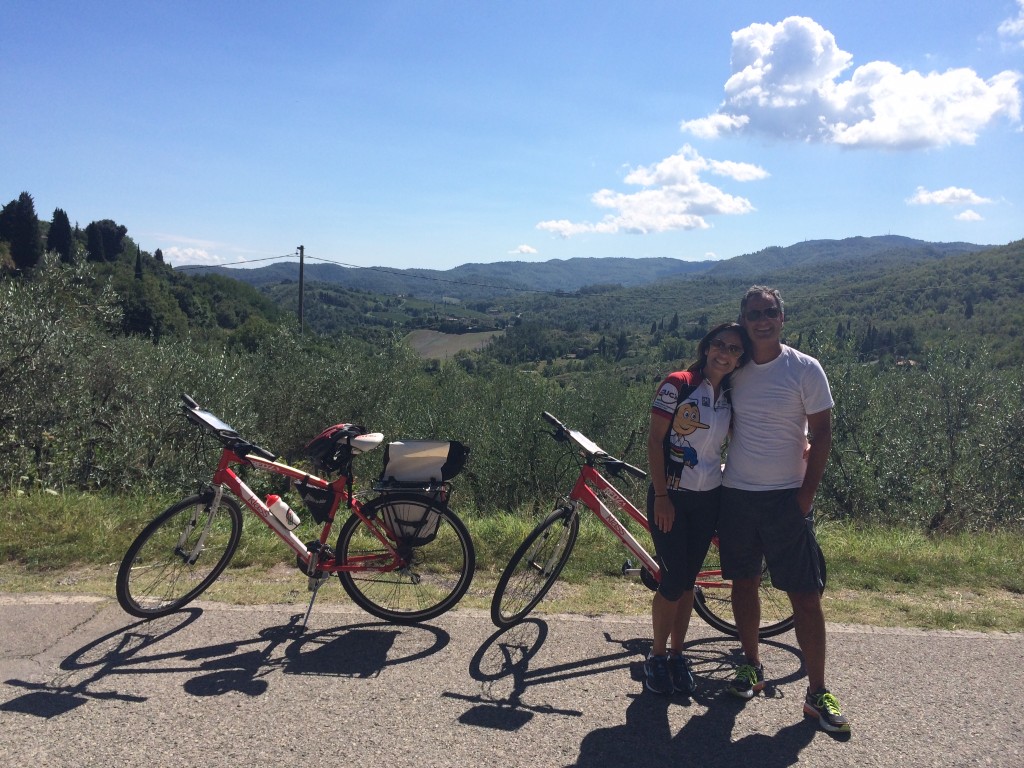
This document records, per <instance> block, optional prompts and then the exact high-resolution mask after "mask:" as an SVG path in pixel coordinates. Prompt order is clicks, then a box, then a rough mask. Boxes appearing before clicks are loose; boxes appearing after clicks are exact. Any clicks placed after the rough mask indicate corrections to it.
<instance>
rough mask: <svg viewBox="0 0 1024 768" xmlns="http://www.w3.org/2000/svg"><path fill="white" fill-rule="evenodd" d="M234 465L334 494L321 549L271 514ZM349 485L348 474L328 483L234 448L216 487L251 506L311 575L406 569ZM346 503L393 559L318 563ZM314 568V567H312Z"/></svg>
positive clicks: (226, 454) (224, 455) (224, 454)
mask: <svg viewBox="0 0 1024 768" xmlns="http://www.w3.org/2000/svg"><path fill="white" fill-rule="evenodd" d="M233 464H239V465H248V466H252V467H254V468H256V469H259V470H263V471H265V472H271V473H273V474H276V475H282V476H284V477H287V478H290V479H293V480H302V481H304V482H305V483H307V484H308V485H310V486H312V487H314V488H318V489H320V490H330V491H333V494H334V502H333V504H332V505H331V509H330V512H329V513H328V516H327V522H326V523H325V524H324V526H323V530H322V531H321V532H320V539H319V541H320V548H321V549H320V550H315V551H311V550H310V549H309V547H307V546H306V544H305V543H304V542H303V541H302V540H301V539H299V537H298V536H296V535H295V534H294V533H293V532H292V531H290V530H288V528H286V527H285V526H284V524H283V523H282V522H281V521H280V520H278V519H277V518H276V517H274V515H273V514H271V512H270V508H269V507H267V505H266V504H265V503H264V502H263V500H262V499H260V497H259V496H257V495H256V493H255V492H254V491H253V490H252V489H251V488H250V487H249V486H248V485H246V484H245V481H243V480H242V479H241V478H240V477H239V476H238V475H237V474H236V473H235V471H234V470H233V469H232V465H233ZM347 482H348V478H347V477H345V476H344V475H342V476H341V477H339V478H338V479H337V480H334V481H332V482H328V481H327V480H324V479H322V478H319V477H317V476H316V475H311V474H309V473H308V472H303V471H302V470H299V469H296V468H295V467H291V466H289V465H287V464H282V463H280V462H278V461H271V460H269V459H265V458H263V457H261V456H257V455H248V456H245V457H242V456H239V455H238V454H237V453H235V452H234V451H232V450H231V449H230V448H224V449H223V451H222V452H221V457H220V461H219V462H218V463H217V470H216V471H215V472H214V475H213V484H214V486H215V487H218V488H219V487H226V488H227V489H228V490H229V491H230V492H231V493H232V494H233V495H234V496H235V497H237V498H238V499H240V500H241V501H242V502H243V503H244V504H245V506H246V507H248V508H249V509H250V510H251V511H252V512H253V513H254V514H255V515H256V516H257V517H258V518H259V519H260V520H262V521H263V522H264V524H266V525H267V526H268V527H269V528H270V529H271V530H272V531H273V532H274V533H275V534H276V535H277V536H278V538H280V539H281V540H282V541H284V543H285V544H287V545H288V546H289V547H291V549H292V550H293V551H294V552H295V554H296V556H297V557H298V558H299V559H300V560H301V561H302V562H303V563H304V564H305V565H306V566H307V573H309V572H310V571H323V572H324V573H332V574H333V573H340V572H342V571H379V572H387V571H393V570H395V569H397V568H400V567H402V566H403V564H404V563H403V561H402V557H401V555H400V554H399V552H398V551H397V550H396V549H395V548H394V547H393V546H392V544H391V542H390V541H389V540H388V537H387V535H386V534H385V533H384V532H383V531H382V530H381V529H380V526H378V525H377V523H376V521H374V520H371V519H369V518H368V517H366V515H364V514H363V511H362V505H361V504H360V503H359V500H358V499H356V498H354V497H352V496H349V494H348V490H347V488H346V485H347ZM342 502H345V503H346V504H348V506H349V508H350V509H351V510H352V513H353V514H354V515H357V516H358V517H359V518H360V519H362V521H363V522H364V523H365V524H366V526H367V528H369V530H370V531H372V532H373V535H374V536H375V537H376V538H377V539H378V540H379V541H380V543H381V546H382V547H383V548H384V549H385V550H386V551H387V552H388V554H389V555H391V557H390V558H387V559H383V558H382V557H381V556H380V555H379V554H376V555H364V556H360V557H358V558H357V559H356V561H355V562H349V563H344V564H339V563H337V562H336V561H335V560H334V558H333V557H328V558H326V559H325V560H324V561H319V559H317V561H316V562H314V557H318V556H319V552H320V551H321V550H322V549H323V548H324V547H325V546H326V545H327V541H328V539H329V538H330V535H331V528H332V527H333V524H334V518H335V515H336V513H337V510H338V507H340V506H341V503H342ZM371 561H373V563H374V564H371ZM311 565H312V568H310V566H311Z"/></svg>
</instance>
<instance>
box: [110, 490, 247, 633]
mask: <svg viewBox="0 0 1024 768" xmlns="http://www.w3.org/2000/svg"><path fill="white" fill-rule="evenodd" d="M213 498H214V494H213V492H212V491H211V492H208V493H200V494H196V495H195V496H189V497H188V498H185V499H182V500H181V501H179V502H178V503H177V504H173V505H172V506H170V507H168V508H167V509H165V510H164V511H163V512H161V513H160V514H159V515H157V517H156V518H155V519H154V520H153V521H152V522H150V523H149V525H147V526H146V527H145V528H143V529H142V533H140V534H139V535H138V537H137V538H136V539H135V541H134V542H132V545H131V546H130V547H129V548H128V551H127V552H126V553H125V556H124V559H123V560H122V561H121V565H120V567H119V568H118V570H117V582H116V592H117V602H118V603H119V604H120V605H121V607H122V608H123V609H124V610H125V611H126V612H127V613H130V614H131V615H132V616H138V617H139V618H142V619H153V618H157V617H159V616H166V615H167V614H169V613H174V612H175V611H177V610H179V609H180V608H182V607H184V606H185V605H187V604H188V603H190V602H192V601H193V600H195V599H196V598H197V597H198V596H199V595H201V594H202V593H203V592H204V591H205V590H206V589H207V587H209V586H210V585H211V584H212V583H213V582H214V581H216V579H217V577H218V576H220V575H221V573H222V572H223V571H224V569H225V568H226V567H227V564H228V563H229V562H230V561H231V557H232V556H233V555H234V554H235V550H236V549H237V548H238V541H239V538H240V537H241V535H242V511H241V509H240V507H239V506H238V502H236V501H235V500H234V499H232V498H229V497H227V496H223V497H221V499H220V503H219V504H218V506H217V507H216V508H211V503H212V501H213Z"/></svg>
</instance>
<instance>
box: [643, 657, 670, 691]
mask: <svg viewBox="0 0 1024 768" xmlns="http://www.w3.org/2000/svg"><path fill="white" fill-rule="evenodd" d="M644 675H645V676H646V677H647V680H646V685H647V690H649V691H651V692H652V693H672V673H671V672H669V669H668V656H648V657H647V659H646V660H645V661H644Z"/></svg>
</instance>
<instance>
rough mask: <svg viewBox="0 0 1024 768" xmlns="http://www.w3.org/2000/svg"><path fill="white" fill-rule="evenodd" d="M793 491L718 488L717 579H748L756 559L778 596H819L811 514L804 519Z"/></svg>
mask: <svg viewBox="0 0 1024 768" xmlns="http://www.w3.org/2000/svg"><path fill="white" fill-rule="evenodd" d="M796 492H797V489H796V488H788V489H784V490H781V491H741V490H739V489H736V488H723V489H722V512H721V516H720V517H719V519H718V541H719V545H718V546H719V550H720V552H721V556H722V578H725V579H752V578H754V577H756V576H759V575H760V574H761V559H762V557H763V558H764V560H765V561H766V562H767V563H768V572H769V573H770V574H771V577H772V584H773V586H775V587H776V588H777V589H781V590H782V591H783V592H819V591H821V589H822V588H823V587H824V586H825V585H824V574H822V573H821V567H820V560H819V557H820V549H819V547H818V541H817V539H815V537H814V519H813V515H812V516H808V517H804V514H803V512H801V511H800V505H799V504H797V501H796Z"/></svg>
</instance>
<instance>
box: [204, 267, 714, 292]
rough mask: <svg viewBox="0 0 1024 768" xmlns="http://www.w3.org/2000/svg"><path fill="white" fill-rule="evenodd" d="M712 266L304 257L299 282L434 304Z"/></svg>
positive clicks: (275, 271) (252, 277)
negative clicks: (368, 261)
mask: <svg viewBox="0 0 1024 768" xmlns="http://www.w3.org/2000/svg"><path fill="white" fill-rule="evenodd" d="M713 264H715V262H710V261H699V262H694V261H682V260H680V259H647V258H638V259H630V258H605V259H566V260H560V259H554V260H551V261H545V262H521V261H502V262H495V263H491V264H463V265H460V266H458V267H454V268H452V269H448V270H433V269H391V268H388V267H345V266H339V265H337V264H322V263H317V262H316V261H314V260H310V259H307V260H306V264H305V268H304V272H303V279H304V280H305V281H307V282H318V283H325V284H328V285H331V284H333V285H338V286H343V287H345V288H349V289H355V290H362V291H369V292H372V293H385V294H390V295H402V296H414V297H416V298H421V299H428V300H438V301H440V300H442V299H444V298H457V299H459V300H462V301H475V300H481V299H494V298H497V297H502V296H508V295H511V294H514V293H515V292H529V291H543V292H548V291H551V290H558V291H564V292H567V293H572V292H575V291H578V290H579V289H581V288H584V287H586V286H589V285H611V286H636V285H645V284H647V283H652V282H655V281H657V280H661V279H665V278H675V277H681V276H685V275H691V274H700V273H702V272H706V271H707V270H708V269H710V268H711V266H712V265H713ZM186 268H187V269H189V270H190V271H197V272H202V273H203V274H211V273H212V274H219V275H224V276H227V277H233V278H235V279H236V280H241V281H243V282H246V283H248V284H249V285H253V286H257V287H265V286H268V285H274V284H279V283H297V282H298V279H299V265H298V262H286V263H279V264H271V265H269V266H265V267H258V268H254V269H229V268H227V267H208V268H207V267H204V268H202V269H198V268H195V267H186Z"/></svg>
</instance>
